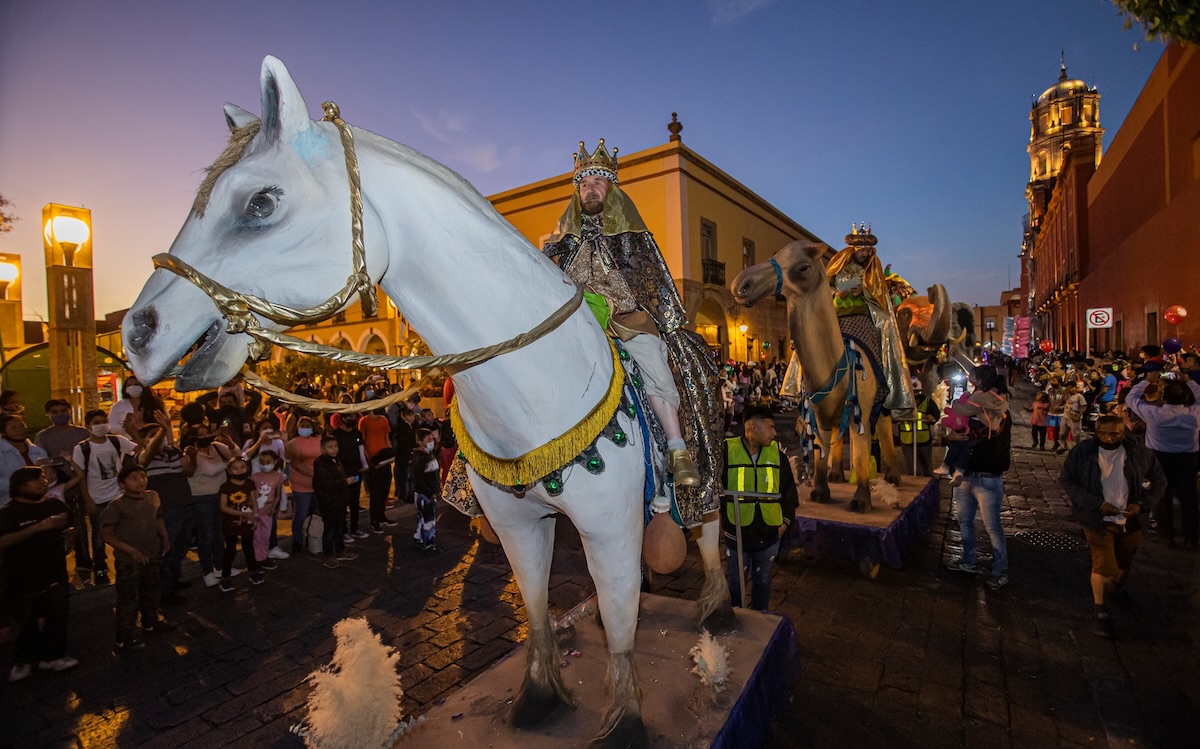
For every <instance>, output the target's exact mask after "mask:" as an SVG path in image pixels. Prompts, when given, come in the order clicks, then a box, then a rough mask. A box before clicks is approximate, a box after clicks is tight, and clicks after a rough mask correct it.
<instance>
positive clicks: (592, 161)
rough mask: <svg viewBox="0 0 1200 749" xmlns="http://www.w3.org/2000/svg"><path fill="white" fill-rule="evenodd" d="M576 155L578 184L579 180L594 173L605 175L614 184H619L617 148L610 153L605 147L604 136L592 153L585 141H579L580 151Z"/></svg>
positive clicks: (576, 178)
mask: <svg viewBox="0 0 1200 749" xmlns="http://www.w3.org/2000/svg"><path fill="white" fill-rule="evenodd" d="M574 156H575V184H576V185H578V184H579V180H581V179H583V178H584V177H588V176H591V175H593V174H595V175H598V176H601V177H604V178H605V179H607V180H608V181H609V182H612V183H613V184H614V185H615V184H617V149H615V148H614V149H613V150H612V154H609V152H608V149H607V148H605V147H604V139H603V138H601V139H600V144H599V145H597V146H596V150H595V151H592V153H591V154H590V155H589V154H588V152H587V146H585V145H584V143H583V141H579V151H578V152H577V153H575V154H574Z"/></svg>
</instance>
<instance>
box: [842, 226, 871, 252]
mask: <svg viewBox="0 0 1200 749" xmlns="http://www.w3.org/2000/svg"><path fill="white" fill-rule="evenodd" d="M878 242H879V240H878V239H876V237H875V235H874V234H872V233H871V225H870V224H868V223H867V222H865V221H864V222H863V223H862V224H851V225H850V233H849V234H847V235H846V244H847V245H849V246H850V247H856V248H864V249H865V248H867V247H874V246H875V245H876V244H877V243H878Z"/></svg>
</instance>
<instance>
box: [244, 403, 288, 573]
mask: <svg viewBox="0 0 1200 749" xmlns="http://www.w3.org/2000/svg"><path fill="white" fill-rule="evenodd" d="M276 423H277V422H274V421H271V420H270V419H262V420H261V421H259V422H258V423H257V424H255V425H254V432H255V434H257V435H258V439H248V440H246V442H245V444H243V445H242V457H243V458H246V459H247V460H249V461H250V472H251V473H261V472H262V471H263V470H264V469H263V467H262V465H261V464H260V463H259V456H260V455H262V454H263V453H264V452H270V453H271V454H272V455H273V456H274V459H273V460H272V461H271V462H272V465H273V468H274V470H276V471H278V473H279V475H280V477H282V476H283V475H284V471H285V470H286V468H285V466H283V465H280V461H281V460H282V459H283V456H284V454H285V453H286V451H287V446H286V445H285V444H284V442H283V435H282V434H281V433H280V432H279V428H278V427H277V426H276ZM269 542H270V546H268V547H267V548H269V549H270V555H271V558H272V559H287V558H288V557H289V556H291V555H290V554H288V553H287V552H286V551H284V550H283V549H281V548H279V538H278V534H277V532H276V520H275V516H274V515H272V516H271V529H270V538H269Z"/></svg>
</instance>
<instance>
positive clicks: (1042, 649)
mask: <svg viewBox="0 0 1200 749" xmlns="http://www.w3.org/2000/svg"><path fill="white" fill-rule="evenodd" d="M1018 388H1019V391H1018V393H1017V398H1016V402H1015V410H1014V411H1015V415H1016V417H1017V426H1016V427H1015V428H1014V431H1013V442H1014V448H1015V449H1014V451H1013V456H1014V461H1013V468H1012V470H1011V471H1010V472H1009V474H1008V476H1007V477H1006V486H1007V509H1006V511H1005V513H1004V523H1005V527H1006V529H1007V535H1008V538H1009V542H1008V543H1009V556H1010V564H1011V571H1010V576H1011V579H1012V581H1011V583H1010V584H1009V585H1008V586H1007V587H1006V588H1004V589H1003V590H1002V591H1001V592H999V593H993V592H991V591H990V590H988V589H987V588H986V587H985V586H984V585H983V578H982V577H978V578H975V577H972V576H970V575H966V574H964V573H959V572H950V571H948V570H945V569H944V567H943V561H944V560H946V559H949V558H951V557H953V556H954V555H955V552H956V547H957V543H958V530H957V526H956V524H955V523H954V521H953V516H952V508H951V507H950V505H951V503H950V501H949V499H948V497H949V487H948V485H947V484H945V483H944V484H943V487H942V488H943V496H944V497H945V498H946V499H944V500H943V503H942V509H941V512H940V513H939V517H938V521H937V522H936V524H935V526H934V528H933V531H932V533H930V534H929V535H928V536H927V537H926V538H925V539H923V540H922V541H920V542H919V543H918V544H916V545H915V547H914V548H912V549H911V550H910V553H909V556H908V558H907V560H906V565H905V569H904V570H902V571H895V570H888V569H886V568H885V569H884V570H883V571H881V572H880V575H879V577H878V579H876V580H874V581H869V580H867V579H865V578H863V577H862V576H861V575H860V574H859V569H858V565H857V564H855V563H854V562H852V561H851V560H849V559H838V558H819V559H813V558H800V559H795V560H787V561H783V562H781V563H780V564H779V566H778V567H777V572H776V577H775V580H774V587H773V598H772V608H773V609H775V610H776V611H779V612H780V613H783V614H786V615H787V616H789V617H790V618H791V619H792V621H793V623H794V624H795V627H796V630H797V632H798V633H799V640H800V647H801V662H802V671H801V674H800V678H799V680H798V684H797V689H796V692H795V696H794V699H793V702H792V705H791V708H790V710H789V712H788V714H787V715H786V717H785V720H784V722H783V725H782V726H781V727H780V730H778V731H777V732H776V740H775V743H774V744H773V745H774V746H777V747H834V746H847V747H850V746H854V747H864V746H865V747H872V746H879V747H883V746H887V747H891V748H893V749H894V748H896V747H907V746H912V747H917V746H922V747H943V746H944V747H971V749H976V748H978V747H992V746H996V747H1050V746H1068V747H1075V746H1080V747H1091V746H1104V745H1109V746H1113V747H1116V746H1122V747H1130V746H1146V747H1149V746H1158V747H1182V746H1196V745H1197V743H1198V742H1200V645H1198V638H1197V633H1198V632H1200V616H1198V615H1197V612H1198V610H1200V592H1198V587H1197V579H1198V575H1197V571H1198V568H1200V554H1196V553H1194V552H1192V553H1189V552H1187V551H1184V550H1182V549H1179V550H1176V549H1171V548H1168V547H1167V546H1165V545H1164V544H1162V543H1159V542H1158V541H1157V540H1156V539H1150V540H1148V542H1147V543H1146V544H1145V546H1144V547H1143V550H1142V551H1141V552H1140V553H1139V556H1138V558H1137V561H1136V563H1135V568H1134V576H1133V578H1132V581H1131V583H1130V586H1129V590H1130V591H1131V593H1132V594H1133V595H1134V596H1135V597H1136V598H1137V600H1138V601H1139V602H1141V604H1142V605H1143V607H1144V609H1145V612H1144V613H1143V614H1141V615H1140V616H1132V615H1129V614H1126V613H1124V612H1121V611H1117V612H1115V613H1114V617H1115V621H1116V628H1117V639H1116V640H1115V641H1105V640H1101V639H1098V638H1097V637H1095V636H1094V635H1093V634H1092V633H1091V600H1090V593H1089V589H1088V581H1087V575H1088V556H1087V551H1086V549H1085V548H1084V546H1083V543H1082V541H1083V535H1082V531H1081V530H1080V528H1079V526H1078V524H1077V523H1075V522H1074V521H1073V520H1072V519H1071V515H1070V509H1069V506H1068V504H1067V501H1066V499H1065V497H1064V495H1063V493H1062V491H1061V489H1060V488H1059V486H1058V482H1057V475H1058V470H1059V465H1060V464H1061V460H1062V458H1061V457H1060V456H1054V455H1053V454H1051V453H1048V452H1038V451H1031V450H1028V449H1025V445H1026V444H1027V443H1028V428H1027V426H1026V425H1025V423H1024V418H1025V416H1024V411H1023V408H1024V406H1025V405H1026V404H1027V403H1028V400H1029V391H1030V388H1028V386H1021V385H1019V386H1018ZM784 426H786V424H785V423H784V422H782V421H781V422H780V427H781V429H780V431H784V429H783V427H784ZM803 491H804V490H803V489H802V492H803ZM804 496H806V494H802V497H804ZM411 522H412V521H411V516H410V514H404V515H403V517H402V520H401V524H400V526H399V527H398V528H396V529H394V530H396V531H397V532H396V533H395V535H384V536H372V537H371V538H369V539H367V540H365V541H363V542H362V543H360V544H358V547H359V551H360V552H361V556H360V558H359V559H357V560H356V561H353V562H349V563H346V564H344V565H343V566H342V568H340V569H336V570H329V569H325V568H324V567H322V566H321V565H320V564H318V563H316V562H314V561H312V560H311V559H304V558H293V559H288V560H284V561H282V562H281V563H280V567H279V569H278V570H277V571H274V572H271V573H269V577H268V580H267V583H266V584H265V585H262V586H258V587H255V588H253V589H251V586H250V585H249V583H248V582H247V581H246V578H245V577H239V578H238V579H236V580H235V583H236V584H237V591H236V592H235V593H232V594H223V593H221V592H220V591H219V589H218V588H215V587H214V588H205V587H204V586H203V584H202V583H200V582H199V581H198V580H197V581H196V584H194V585H193V586H192V587H191V588H190V589H189V590H187V591H185V592H186V593H187V594H188V599H189V600H188V602H187V603H186V604H184V605H183V606H181V607H178V608H172V609H167V611H166V613H167V615H168V616H170V617H172V618H173V619H174V620H175V621H176V622H177V623H178V624H179V628H178V629H177V630H176V631H173V632H168V633H161V634H157V635H155V634H151V635H149V636H148V638H147V640H148V647H147V648H146V649H145V650H144V651H141V652H137V653H131V654H127V655H123V656H122V657H119V658H118V657H115V656H113V655H112V654H111V652H110V650H111V645H112V639H113V631H112V627H113V624H112V618H111V607H112V601H113V595H114V594H113V591H112V590H111V589H94V588H92V587H91V586H90V585H89V586H86V587H84V588H83V589H81V590H80V591H78V592H77V593H76V594H75V595H74V597H73V598H72V604H71V607H72V611H71V616H72V618H71V627H70V631H71V643H72V644H71V653H72V655H74V656H75V657H77V658H79V660H80V666H79V667H78V668H77V669H75V670H74V671H71V672H67V673H62V674H48V673H35V674H34V676H33V677H32V678H30V679H29V680H27V681H25V682H22V683H20V684H15V685H8V684H3V685H0V725H3V729H2V730H0V746H3V747H22V748H24V747H41V746H51V747H57V746H85V747H103V746H120V747H147V748H149V747H219V746H238V747H275V746H278V747H297V746H299V743H300V742H299V740H298V739H297V738H295V737H294V736H292V735H290V734H289V733H288V728H289V726H291V725H292V724H294V723H296V722H298V721H299V720H300V719H301V718H302V715H303V708H302V706H303V703H304V700H305V698H306V696H307V691H308V690H307V686H306V685H305V683H304V680H305V677H306V676H307V675H308V674H309V673H310V672H312V671H313V670H314V669H316V668H317V667H319V666H320V665H322V664H323V663H326V662H327V661H328V659H329V656H330V653H331V652H332V649H333V636H332V632H331V628H332V626H333V624H334V622H336V621H337V620H338V619H340V618H342V617H345V616H358V615H361V616H366V618H367V619H368V620H369V621H370V623H371V624H372V626H373V627H374V628H375V629H376V631H378V632H380V633H381V635H382V636H383V639H384V642H385V643H387V644H389V645H392V646H394V647H396V648H398V650H399V652H400V663H401V668H402V681H403V687H404V690H405V697H404V707H405V709H406V713H408V714H419V713H420V712H421V711H423V710H425V709H427V708H428V707H429V706H431V705H432V704H433V703H435V702H436V701H437V700H439V699H441V698H443V697H445V696H446V695H448V694H449V693H451V692H453V691H454V690H457V689H458V688H460V687H461V686H462V685H463V684H464V683H465V682H467V681H468V680H470V679H471V678H472V677H473V676H474V675H475V674H477V673H479V672H480V671H481V670H483V669H486V668H487V667H488V666H489V665H490V664H491V663H493V662H494V661H495V660H496V659H497V658H499V657H500V656H502V655H504V654H505V653H507V652H509V651H510V650H511V649H512V648H513V646H514V645H515V644H516V643H519V642H520V641H521V640H522V639H523V638H524V635H525V628H526V625H525V613H524V608H523V607H522V605H521V600H520V595H519V594H518V592H517V590H516V585H515V583H513V581H512V578H511V574H510V571H509V567H508V564H507V562H506V560H505V558H504V555H503V553H502V552H501V551H500V550H499V549H498V548H496V547H493V546H490V545H488V544H487V543H485V542H483V541H481V540H477V539H476V538H475V537H474V536H473V535H472V534H471V531H470V529H469V527H468V524H467V522H466V520H465V518H462V517H461V516H459V515H458V514H457V513H456V512H454V511H453V510H452V509H450V508H448V507H447V508H445V509H444V510H443V514H442V517H441V521H440V525H439V535H440V540H441V544H442V547H443V550H442V553H441V554H439V555H435V556H427V555H423V554H421V553H420V552H418V551H416V550H415V549H413V548H412V547H411V545H410V542H409V540H408V534H409V533H410V532H411V527H412V526H411ZM1031 531H1041V532H1045V533H1055V534H1065V535H1064V536H1063V537H1060V540H1062V541H1064V542H1065V545H1066V546H1067V547H1068V550H1059V549H1055V548H1049V547H1046V546H1041V545H1038V544H1036V543H1033V542H1031V541H1036V540H1037V539H1038V538H1039V537H1038V536H1037V535H1032V534H1030V533H1029V532H1031ZM558 537H559V545H558V549H557V556H556V559H555V566H554V571H553V574H552V577H551V581H550V600H551V605H552V608H553V610H554V611H555V612H557V613H561V612H563V611H566V610H567V609H568V608H570V607H571V606H573V605H575V604H577V603H578V602H580V601H581V600H583V599H585V598H586V597H588V596H589V595H590V594H591V582H590V579H589V577H588V574H587V568H586V564H585V562H584V558H583V554H582V551H581V548H580V543H579V538H578V536H577V534H576V533H575V532H574V530H573V529H572V528H571V527H570V525H569V524H568V523H566V522H562V523H560V524H559V531H558ZM985 538H986V536H983V537H981V544H982V545H983V546H984V547H986V543H985V541H984V540H983V539H985ZM983 561H984V566H986V563H987V561H988V560H987V559H986V557H985V558H984V560H983ZM197 574H198V569H197V566H196V565H195V564H194V563H191V564H189V565H188V566H187V567H186V568H185V577H188V578H190V579H193V580H195V579H196V575H197ZM700 583H701V572H700V564H699V557H698V554H697V553H696V552H695V550H694V549H693V550H692V551H691V553H690V554H689V557H688V561H687V563H686V565H685V566H684V568H683V569H681V570H680V571H679V572H677V573H676V574H674V575H671V576H668V577H666V578H662V577H660V578H659V579H657V580H656V581H655V586H654V589H655V592H657V593H660V594H664V595H673V596H681V597H685V598H694V597H696V596H697V594H698V592H699V588H700ZM11 647H12V646H11V643H5V644H4V645H3V646H0V666H3V667H4V669H5V670H7V667H8V664H9V662H10V659H11Z"/></svg>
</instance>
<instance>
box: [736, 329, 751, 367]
mask: <svg viewBox="0 0 1200 749" xmlns="http://www.w3.org/2000/svg"><path fill="white" fill-rule="evenodd" d="M748 330H750V326H749V325H747V324H746V323H742V324H741V325H739V326H738V331H740V332H741V334H742V350H743V351H744V352H745V354H746V355H745V361H750V339H749V338H748V337H747V336H746V331H748Z"/></svg>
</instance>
